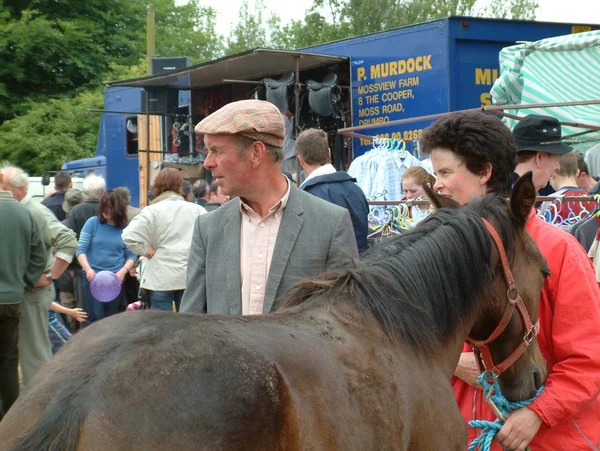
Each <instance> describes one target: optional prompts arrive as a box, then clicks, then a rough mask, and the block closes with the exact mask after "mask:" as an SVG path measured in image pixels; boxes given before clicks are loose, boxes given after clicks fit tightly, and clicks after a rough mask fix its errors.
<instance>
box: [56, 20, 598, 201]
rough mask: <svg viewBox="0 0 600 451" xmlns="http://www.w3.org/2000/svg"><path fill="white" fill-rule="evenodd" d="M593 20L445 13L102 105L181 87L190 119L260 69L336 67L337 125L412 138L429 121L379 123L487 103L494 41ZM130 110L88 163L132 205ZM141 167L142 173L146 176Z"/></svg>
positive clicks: (156, 79)
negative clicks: (340, 111)
mask: <svg viewBox="0 0 600 451" xmlns="http://www.w3.org/2000/svg"><path fill="white" fill-rule="evenodd" d="M599 28H600V26H598V25H581V24H576V25H574V24H558V23H542V22H531V21H514V20H494V19H481V18H467V17H452V18H447V19H440V20H435V21H431V22H427V23H423V24H418V25H412V26H406V27H402V28H398V29H394V30H389V31H385V32H381V33H375V34H371V35H366V36H358V37H355V38H350V39H344V40H341V41H336V42H332V43H327V44H322V45H318V46H314V47H309V48H306V49H301V50H298V51H295V52H285V51H274V50H266V49H257V50H253V51H249V52H244V53H242V54H239V55H233V56H229V57H226V58H221V59H219V60H215V61H211V62H208V63H203V64H200V65H196V66H192V67H187V68H185V69H181V70H177V71H174V72H170V73H168V74H160V75H156V76H150V77H143V78H139V79H133V80H122V81H117V82H113V83H111V86H112V87H111V88H109V89H107V90H106V94H105V109H106V110H107V111H123V112H130V113H136V112H137V113H139V112H140V111H141V109H140V105H141V103H142V102H141V100H140V96H141V95H142V91H147V92H149V93H152V92H154V93H157V92H158V93H159V94H160V92H161V91H160V90H163V91H162V92H163V93H167V94H169V93H171V94H172V92H173V91H178V90H179V91H184V90H189V91H190V92H191V96H190V108H189V111H190V118H191V119H192V121H193V123H196V122H198V120H200V119H201V118H202V117H203V116H204V115H205V114H210V112H211V111H213V110H214V109H215V108H217V107H218V106H220V105H222V104H224V103H227V102H231V101H235V100H241V99H244V98H247V97H248V95H249V91H250V90H253V89H254V88H255V87H256V86H259V85H261V84H262V83H263V80H264V79H265V78H266V77H279V76H281V75H284V76H285V74H289V73H295V74H296V77H295V83H300V84H301V86H304V83H305V81H306V80H307V79H310V78H312V79H315V80H321V79H323V77H325V76H326V75H328V74H329V73H330V72H331V67H332V66H335V67H336V69H335V70H336V73H337V74H338V75H339V80H340V83H339V85H340V88H343V93H342V96H341V98H342V102H343V103H344V109H345V111H346V113H349V114H346V115H345V117H346V119H345V122H344V126H346V127H349V126H361V125H364V126H369V125H372V124H381V126H380V127H377V128H375V129H370V130H369V131H368V132H367V133H366V134H368V135H370V136H374V135H377V136H380V137H389V138H400V139H404V140H406V141H412V140H415V141H417V140H418V139H419V138H420V136H421V133H422V131H423V129H424V128H425V127H427V126H428V125H429V124H430V123H431V121H421V122H415V123H411V124H404V125H396V126H386V123H388V122H391V121H395V120H399V119H407V118H414V117H420V116H426V115H431V114H437V113H444V112H448V111H454V110H460V109H467V108H476V107H480V106H482V105H490V104H491V96H490V93H489V92H490V88H491V87H492V85H493V83H494V81H495V80H496V78H498V75H499V63H498V54H499V52H500V50H501V49H502V48H504V47H506V46H509V45H512V44H514V43H516V42H519V41H537V40H539V39H543V38H546V37H551V36H560V35H566V34H571V33H575V32H580V31H589V30H592V29H599ZM319 77H320V78H319ZM299 86H300V85H299ZM160 95H162V94H160ZM169 95H170V94H169ZM159 97H160V96H158V97H156V99H155V100H157V101H163V100H164V102H165V104H168V103H169V101H168V98H167V97H165V99H162V100H161V98H159ZM171 97H172V96H171ZM171 103H173V101H171ZM290 103H291V104H293V103H294V102H293V99H292V100H290ZM282 111H283V110H282ZM296 116H298V114H296ZM133 117H135V114H134V115H132V116H131V115H127V114H114V113H105V114H103V120H102V124H101V127H100V132H99V137H98V150H97V157H98V158H95V159H91V162H93V163H97V162H99V161H100V162H102V161H103V160H102V159H104V162H105V168H104V171H102V170H101V169H97V170H96V172H98V173H101V174H104V175H105V176H106V179H107V185H108V187H114V186H117V185H127V186H129V188H130V190H131V192H132V203H133V204H135V205H137V204H138V202H140V203H141V204H145V192H146V190H147V184H144V183H141V188H140V183H139V180H140V177H139V167H140V160H141V159H143V158H145V159H148V154H147V153H145V154H142V153H140V154H139V155H138V154H137V150H136V148H135V142H134V140H132V139H131V134H129V135H128V133H131V132H130V131H128V129H127V121H128V120H129V121H130V123H131V119H132V118H133ZM169 124H170V122H165V123H164V126H165V127H166V128H167V129H168V128H169V127H170V126H169ZM130 128H131V127H130ZM159 141H161V142H162V150H163V151H164V152H165V154H168V153H171V152H172V150H173V148H172V140H171V139H170V137H169V135H168V133H164V130H163V133H162V136H161V137H160V139H159ZM191 147H194V146H193V145H192V146H191ZM191 147H190V148H191ZM194 148H195V147H194ZM370 148H371V142H370V141H369V140H366V139H360V138H354V139H353V142H352V149H351V156H353V157H357V156H359V155H361V154H363V153H364V152H366V151H367V150H369V149H370ZM85 164H86V163H85V162H84V161H81V160H80V161H78V162H71V163H67V164H65V165H64V167H63V168H64V169H66V170H77V168H79V170H81V167H82V166H85ZM146 167H148V165H146ZM147 175H148V176H147V177H146V178H145V179H146V180H148V179H150V174H149V173H148V174H147Z"/></svg>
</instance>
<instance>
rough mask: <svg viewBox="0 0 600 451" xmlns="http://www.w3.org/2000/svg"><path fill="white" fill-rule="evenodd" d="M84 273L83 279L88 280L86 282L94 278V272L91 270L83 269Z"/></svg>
mask: <svg viewBox="0 0 600 451" xmlns="http://www.w3.org/2000/svg"><path fill="white" fill-rule="evenodd" d="M84 271H85V278H86V279H87V280H88V282H91V281H92V279H93V278H94V277H96V271H94V270H93V269H92V268H88V269H84Z"/></svg>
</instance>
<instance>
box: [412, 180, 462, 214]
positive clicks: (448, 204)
mask: <svg viewBox="0 0 600 451" xmlns="http://www.w3.org/2000/svg"><path fill="white" fill-rule="evenodd" d="M421 186H422V187H423V191H424V192H425V196H427V199H429V201H430V202H431V205H433V208H435V209H436V210H439V209H440V208H454V209H457V208H460V207H462V205H461V204H459V203H458V202H456V201H455V200H453V199H450V198H449V197H446V196H441V195H440V194H438V193H436V192H435V191H433V190H432V189H431V188H430V187H429V184H427V183H426V182H423V183H421Z"/></svg>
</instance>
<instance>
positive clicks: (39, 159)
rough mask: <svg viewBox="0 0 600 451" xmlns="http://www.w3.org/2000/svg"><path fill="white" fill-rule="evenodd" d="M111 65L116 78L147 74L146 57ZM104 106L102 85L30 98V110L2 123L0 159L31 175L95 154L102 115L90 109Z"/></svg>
mask: <svg viewBox="0 0 600 451" xmlns="http://www.w3.org/2000/svg"><path fill="white" fill-rule="evenodd" d="M109 69H110V72H109V73H110V75H111V78H112V79H125V78H136V77H141V76H144V75H145V74H146V61H145V60H140V61H139V62H138V64H137V65H135V66H131V67H127V66H122V65H116V64H111V65H110V67H109ZM103 106H104V90H103V89H102V87H97V88H94V89H91V90H84V91H81V92H80V93H78V94H76V95H75V96H73V97H59V98H51V99H44V100H42V101H34V100H28V101H26V102H25V103H24V107H25V111H26V113H24V114H22V115H19V116H17V117H15V118H13V119H10V120H8V121H6V122H4V124H2V125H1V126H0V161H3V160H8V161H10V162H11V163H13V164H16V165H18V166H20V167H22V168H23V169H25V170H26V171H28V172H29V173H30V174H31V175H41V173H42V172H43V171H46V170H57V169H58V168H60V167H61V165H62V164H63V163H65V162H67V161H72V160H77V159H79V158H87V157H92V156H94V155H95V153H96V143H97V138H98V130H99V126H100V119H101V115H100V114H99V113H88V109H102V108H103Z"/></svg>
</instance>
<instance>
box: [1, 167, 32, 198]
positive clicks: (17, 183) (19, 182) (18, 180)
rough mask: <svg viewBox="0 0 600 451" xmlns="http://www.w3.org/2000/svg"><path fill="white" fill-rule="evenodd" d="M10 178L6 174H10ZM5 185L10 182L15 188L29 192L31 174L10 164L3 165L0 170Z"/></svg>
mask: <svg viewBox="0 0 600 451" xmlns="http://www.w3.org/2000/svg"><path fill="white" fill-rule="evenodd" d="M8 169H10V177H6V173H7V172H9V171H8ZM0 172H1V173H2V177H3V181H4V183H6V182H8V183H10V184H11V185H12V186H14V187H15V188H21V187H22V188H23V189H24V190H25V191H26V192H27V191H28V190H29V174H27V172H25V171H24V170H23V169H21V168H18V167H16V166H12V165H10V164H3V165H2V167H1V168H0Z"/></svg>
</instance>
